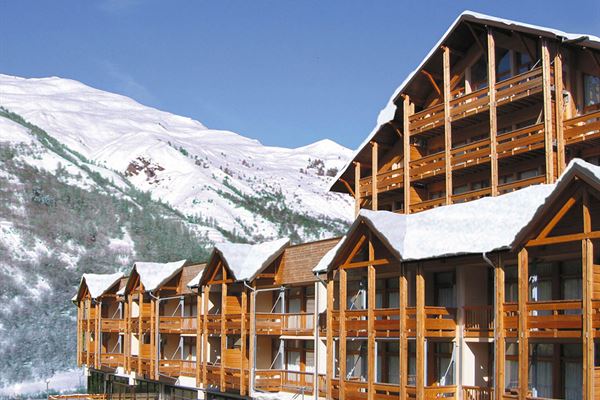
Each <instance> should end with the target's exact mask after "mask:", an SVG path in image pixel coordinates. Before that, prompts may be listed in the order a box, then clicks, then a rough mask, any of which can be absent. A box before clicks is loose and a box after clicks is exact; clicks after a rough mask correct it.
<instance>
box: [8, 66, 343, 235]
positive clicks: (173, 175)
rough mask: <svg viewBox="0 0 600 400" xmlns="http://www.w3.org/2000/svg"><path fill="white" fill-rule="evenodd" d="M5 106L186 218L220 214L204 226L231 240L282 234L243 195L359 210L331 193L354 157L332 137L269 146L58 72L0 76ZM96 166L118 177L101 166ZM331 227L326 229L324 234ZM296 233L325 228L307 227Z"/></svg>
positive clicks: (312, 209)
mask: <svg viewBox="0 0 600 400" xmlns="http://www.w3.org/2000/svg"><path fill="white" fill-rule="evenodd" d="M0 105H1V106H2V107H4V108H6V109H8V110H9V111H12V112H14V113H17V114H19V115H20V116H22V117H23V118H24V119H25V120H27V121H29V122H31V123H33V124H35V125H37V126H39V127H40V128H42V129H44V130H45V131H46V132H47V133H48V134H49V135H51V136H52V137H54V138H56V139H57V140H58V141H59V142H61V143H62V144H64V145H66V146H67V147H68V148H69V149H72V150H74V151H76V152H78V153H80V154H82V155H83V156H84V157H86V158H87V159H89V160H91V161H93V162H94V163H95V164H96V165H97V166H99V167H105V168H106V169H108V170H111V171H116V172H118V173H120V174H122V175H124V177H125V178H123V177H121V179H127V180H128V181H129V182H131V183H132V184H133V185H134V186H135V187H137V188H138V189H140V190H143V191H149V192H151V193H152V195H153V197H154V198H155V199H160V200H162V201H164V202H166V203H168V204H170V205H171V206H173V207H174V208H175V209H176V210H178V211H180V212H181V213H183V214H184V215H185V216H188V217H194V218H196V220H198V221H206V220H208V219H211V221H213V220H214V223H211V224H207V225H215V226H206V227H205V229H206V231H207V232H208V235H209V238H211V239H213V240H216V241H219V240H223V239H224V238H223V234H222V231H223V230H224V231H227V232H233V231H234V230H235V232H236V234H237V235H240V236H242V237H244V238H246V239H250V240H252V239H259V238H261V237H274V236H277V235H278V232H280V226H279V223H278V221H273V220H269V219H268V218H265V216H264V215H261V213H256V212H255V210H251V209H248V207H244V206H243V204H242V203H243V201H242V198H245V197H246V196H249V197H251V198H257V197H262V195H263V194H269V195H271V194H277V195H278V196H281V199H282V200H284V201H285V204H286V207H288V208H289V209H291V210H293V211H295V212H298V213H300V214H305V215H308V216H311V217H317V218H321V217H327V218H330V219H335V220H339V221H345V222H347V221H349V220H350V218H351V216H352V207H351V203H350V198H349V197H347V196H343V195H339V194H334V193H329V192H327V186H328V183H329V181H330V180H331V177H330V176H328V175H335V173H334V172H336V171H337V169H338V168H341V167H342V166H343V165H344V163H345V162H346V161H347V159H348V158H349V157H350V155H351V151H350V150H349V149H347V148H345V147H343V146H340V145H338V144H336V143H335V142H333V141H331V140H322V141H319V142H316V143H313V144H311V145H308V146H305V147H300V148H295V149H288V148H280V147H267V146H264V145H262V144H261V143H260V142H258V141H257V140H253V139H248V138H246V137H243V136H240V135H238V134H236V133H234V132H229V131H222V130H213V129H208V128H206V127H205V126H204V125H202V124H201V123H200V122H198V121H195V120H192V119H190V118H186V117H181V116H177V115H174V114H170V113H168V112H164V111H159V110H156V109H154V108H150V107H146V106H144V105H141V104H139V103H137V102H135V101H134V100H132V99H130V98H127V97H125V96H121V95H116V94H113V93H108V92H105V91H101V90H97V89H94V88H91V87H89V86H86V85H84V84H82V83H80V82H77V81H73V80H68V79H61V78H55V77H53V78H42V79H24V78H18V77H13V76H7V75H0ZM281 134H282V135H285V132H284V131H283V132H282V133H281ZM98 172H99V173H101V174H105V175H106V176H112V175H114V174H112V173H111V172H105V171H103V169H102V168H99V169H98ZM249 228H251V229H249ZM300 228H301V229H302V227H300ZM330 234H331V232H327V231H326V230H324V231H323V232H322V233H321V234H320V236H328V235H330ZM299 236H300V237H301V238H305V239H308V238H317V237H318V236H319V235H318V234H316V232H302V231H301V232H299ZM225 239H226V238H225Z"/></svg>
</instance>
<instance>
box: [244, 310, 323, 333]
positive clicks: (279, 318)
mask: <svg viewBox="0 0 600 400" xmlns="http://www.w3.org/2000/svg"><path fill="white" fill-rule="evenodd" d="M313 319H314V315H313V314H312V313H256V334H258V335H291V336H309V335H312V334H313V325H314V323H313Z"/></svg>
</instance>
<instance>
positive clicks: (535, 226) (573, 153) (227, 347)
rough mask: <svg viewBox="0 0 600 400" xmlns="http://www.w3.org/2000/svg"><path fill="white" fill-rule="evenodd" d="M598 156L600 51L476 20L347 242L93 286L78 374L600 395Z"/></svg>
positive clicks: (422, 101) (205, 383)
mask: <svg viewBox="0 0 600 400" xmlns="http://www.w3.org/2000/svg"><path fill="white" fill-rule="evenodd" d="M599 161H600V39H599V38H597V37H594V36H591V35H589V36H585V35H572V34H568V33H564V32H560V31H557V30H554V29H550V28H544V27H537V26H533V25H528V24H523V23H518V22H514V21H508V20H502V19H498V18H494V17H490V16H485V15H481V14H477V13H473V12H465V13H463V14H461V15H460V16H459V17H458V18H457V20H456V21H455V22H454V23H453V24H452V26H451V27H450V28H449V29H448V31H447V32H446V33H445V34H444V36H443V37H442V38H441V39H440V41H439V42H438V43H437V44H436V45H435V46H434V48H433V49H432V50H431V51H430V52H429V54H428V55H427V56H426V58H425V59H424V60H423V61H422V63H421V64H420V65H419V66H418V67H417V69H416V70H415V71H414V72H413V73H411V74H410V75H409V76H408V77H407V79H406V80H405V81H404V82H403V83H402V85H401V86H400V87H399V88H398V89H397V90H396V92H395V94H394V96H393V97H392V99H391V100H390V102H389V104H388V105H387V106H386V108H385V109H384V110H383V111H382V112H381V114H380V115H379V119H378V124H377V126H376V127H375V129H374V130H373V131H372V132H371V134H370V135H369V136H368V138H367V139H366V140H365V142H364V143H363V144H362V145H361V146H360V147H359V149H358V150H357V151H356V153H355V155H354V157H353V159H352V160H351V161H350V163H348V165H347V166H346V167H345V168H344V169H342V170H341V171H340V173H339V175H338V176H337V177H336V178H335V180H334V182H333V185H332V188H331V190H333V191H339V192H345V193H349V194H350V195H352V196H353V197H354V198H355V204H356V219H355V221H354V223H353V224H352V226H351V227H350V228H349V230H348V232H347V234H346V235H345V236H344V238H342V239H330V240H324V241H318V242H312V243H304V244H300V245H290V244H289V242H288V241H287V240H285V239H284V240H277V241H273V242H265V243H260V244H254V245H246V244H218V245H216V246H215V248H214V251H213V252H212V254H211V256H210V258H209V260H208V261H207V263H206V264H201V265H188V264H187V263H185V262H183V261H182V262H177V263H168V264H157V263H136V264H135V265H134V267H133V269H132V271H131V273H130V274H129V277H128V278H127V279H125V278H123V277H122V276H121V275H110V276H106V275H102V276H100V275H93V274H86V275H84V277H83V278H82V282H81V285H80V289H79V292H78V295H77V297H76V299H75V300H76V303H77V304H78V322H77V326H78V362H79V363H80V364H84V365H86V366H87V367H88V368H89V370H90V387H91V388H92V389H91V390H94V391H100V392H101V391H108V392H109V393H113V398H117V397H115V396H119V393H137V394H140V395H141V394H143V395H144V396H148V397H152V396H158V395H159V393H160V395H161V396H163V398H217V399H227V398H282V399H287V398H289V399H292V398H301V397H302V398H308V397H310V398H324V399H325V398H326V399H339V400H375V399H384V400H390V399H400V400H406V399H418V400H429V399H440V398H441V399H463V400H491V399H495V400H507V399H520V400H537V399H565V400H567V399H568V400H570V399H597V398H600V242H599V240H600V167H597V165H599V164H600V162H599ZM165 396H167V397H165ZM169 396H170V397H169ZM269 396H271V397H269ZM153 398H154V397H153Z"/></svg>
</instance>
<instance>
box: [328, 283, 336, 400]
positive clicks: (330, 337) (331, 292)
mask: <svg viewBox="0 0 600 400" xmlns="http://www.w3.org/2000/svg"><path fill="white" fill-rule="evenodd" d="M328 275H329V274H328ZM334 285H335V281H334V279H333V274H330V275H329V279H328V281H327V370H326V373H327V376H326V380H327V381H326V383H327V398H328V399H331V398H332V396H333V386H332V381H331V380H332V379H333V363H334V362H335V359H334V357H335V354H334V353H333V295H334V290H335V289H334Z"/></svg>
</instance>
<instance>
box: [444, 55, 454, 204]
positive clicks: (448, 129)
mask: <svg viewBox="0 0 600 400" xmlns="http://www.w3.org/2000/svg"><path fill="white" fill-rule="evenodd" d="M442 50H443V51H444V57H443V58H444V161H445V170H446V174H445V175H446V204H452V160H451V156H452V155H451V152H450V151H451V150H452V119H451V116H450V100H452V99H451V96H452V95H451V94H450V90H451V89H450V85H451V83H450V49H449V48H448V47H445V46H444V47H442Z"/></svg>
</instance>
